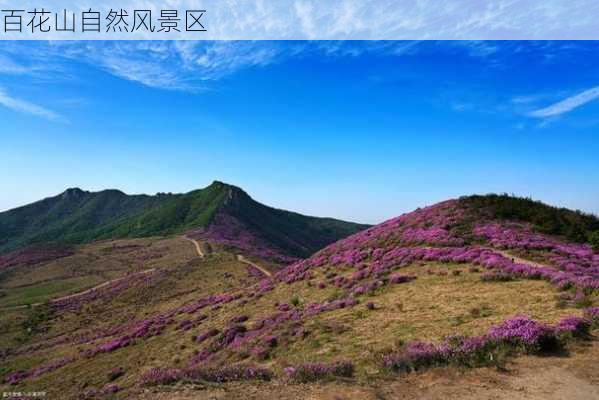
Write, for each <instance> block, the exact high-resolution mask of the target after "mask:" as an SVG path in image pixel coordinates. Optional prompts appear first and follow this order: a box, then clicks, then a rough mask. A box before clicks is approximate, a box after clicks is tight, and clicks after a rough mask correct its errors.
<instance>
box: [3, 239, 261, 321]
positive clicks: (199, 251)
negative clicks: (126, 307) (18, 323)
mask: <svg viewBox="0 0 599 400" xmlns="http://www.w3.org/2000/svg"><path fill="white" fill-rule="evenodd" d="M183 239H185V240H187V241H189V242H191V243H193V245H194V247H195V250H196V253H197V254H198V256H199V257H200V258H204V257H205V254H204V252H203V251H202V247H201V246H200V243H199V242H198V241H197V240H195V239H192V238H190V237H187V236H183ZM237 261H239V262H241V263H244V264H247V265H250V266H252V267H254V268H256V269H257V270H259V271H260V272H262V273H263V274H264V275H265V276H267V277H268V278H272V274H271V273H270V271H268V270H267V269H266V268H264V267H261V266H259V265H258V264H256V263H254V262H252V261H250V260H248V259H246V258H245V257H244V256H242V255H241V254H238V255H237ZM154 271H156V268H151V269H146V270H144V271H140V272H136V273H135V274H149V273H152V272H154ZM129 276H130V275H126V276H123V277H120V278H116V279H111V280H109V281H106V282H103V283H101V284H99V285H96V286H94V287H92V288H89V289H86V290H84V291H82V292H78V293H73V294H70V295H67V296H62V297H58V298H55V299H51V300H50V303H55V302H59V301H63V300H68V299H72V298H75V297H79V296H83V295H86V294H88V293H90V292H93V291H96V290H99V289H102V288H103V287H106V286H108V285H111V284H113V283H116V282H119V281H121V280H123V279H126V278H128V277H129ZM42 304H44V303H32V304H23V305H15V306H7V307H3V308H0V309H3V310H18V309H22V308H27V307H36V306H40V305H42Z"/></svg>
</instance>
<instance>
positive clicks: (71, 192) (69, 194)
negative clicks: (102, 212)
mask: <svg viewBox="0 0 599 400" xmlns="http://www.w3.org/2000/svg"><path fill="white" fill-rule="evenodd" d="M85 193H86V192H85V191H84V190H82V189H80V188H78V187H74V188H68V189H67V190H65V191H64V192H63V193H62V197H63V198H65V199H70V198H79V197H81V196H82V195H84V194H85Z"/></svg>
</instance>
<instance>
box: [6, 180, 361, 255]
mask: <svg viewBox="0 0 599 400" xmlns="http://www.w3.org/2000/svg"><path fill="white" fill-rule="evenodd" d="M367 227H368V226H367V225H360V224H355V223H351V222H345V221H340V220H336V219H331V218H316V217H309V216H304V215H301V214H297V213H293V212H289V211H284V210H279V209H275V208H271V207H268V206H265V205H263V204H260V203H258V202H256V201H254V200H253V199H252V198H251V197H250V196H249V195H248V194H247V193H245V192H244V191H243V190H242V189H240V188H238V187H235V186H232V185H228V184H225V183H222V182H218V181H215V182H214V183H212V184H211V185H210V186H208V187H206V188H204V189H200V190H194V191H191V192H189V193H185V194H157V195H155V196H148V195H127V194H125V193H123V192H121V191H119V190H104V191H100V192H88V191H84V190H81V189H79V188H72V189H67V190H66V191H65V192H63V193H61V194H59V195H58V196H55V197H50V198H46V199H44V200H40V201H37V202H35V203H32V204H29V205H26V206H23V207H19V208H16V209H13V210H9V211H6V212H2V213H0V253H6V252H9V251H12V250H16V249H20V248H23V247H26V246H29V245H33V244H40V243H60V244H82V243H89V242H92V241H96V240H106V239H117V238H136V237H150V236H169V235H176V234H189V235H192V236H196V237H203V238H204V239H213V240H216V241H217V242H221V243H223V244H226V245H231V246H238V247H241V248H244V249H248V250H249V249H251V250H252V251H253V252H256V253H257V254H259V255H267V256H271V257H274V258H280V259H292V258H298V257H307V256H309V255H310V254H312V253H314V252H315V251H317V250H319V249H320V248H322V247H324V246H326V245H328V244H330V243H332V242H334V241H336V240H339V239H341V238H343V237H346V236H348V235H350V234H353V233H355V232H357V231H359V230H362V229H365V228H367Z"/></svg>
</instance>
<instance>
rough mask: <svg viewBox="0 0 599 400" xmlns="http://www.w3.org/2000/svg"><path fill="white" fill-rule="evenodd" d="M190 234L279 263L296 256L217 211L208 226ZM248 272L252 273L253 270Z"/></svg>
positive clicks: (293, 259) (288, 262)
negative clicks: (288, 254)
mask: <svg viewBox="0 0 599 400" xmlns="http://www.w3.org/2000/svg"><path fill="white" fill-rule="evenodd" d="M192 236H193V237H194V239H199V240H203V241H208V242H212V243H216V244H219V245H221V246H224V247H231V248H234V249H236V250H237V251H241V252H242V253H243V254H245V255H247V256H252V257H257V258H261V259H267V260H273V261H276V262H278V263H281V264H291V263H292V262H294V261H297V259H296V258H293V257H289V256H287V255H285V252H284V251H282V250H281V249H279V248H276V247H275V246H273V245H272V244H270V243H268V242H267V241H265V240H264V239H262V238H261V237H258V236H257V235H255V234H253V233H252V229H247V227H246V226H245V225H244V223H243V222H241V221H239V220H238V219H237V218H235V217H233V216H231V215H229V214H227V213H221V212H217V213H216V215H215V216H214V219H213V220H212V223H211V224H210V225H209V226H208V228H206V229H202V230H201V231H197V232H195V233H194V234H193V235H192ZM248 272H250V269H248ZM250 273H252V275H253V271H252V272H250ZM256 276H257V277H259V278H262V277H263V276H264V275H263V274H262V273H260V275H256Z"/></svg>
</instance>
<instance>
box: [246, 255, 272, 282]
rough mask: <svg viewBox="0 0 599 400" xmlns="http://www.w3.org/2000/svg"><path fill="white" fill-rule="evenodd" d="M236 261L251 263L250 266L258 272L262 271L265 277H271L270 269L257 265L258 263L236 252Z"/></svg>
mask: <svg viewBox="0 0 599 400" xmlns="http://www.w3.org/2000/svg"><path fill="white" fill-rule="evenodd" d="M237 261H239V262H242V263H244V264H247V265H251V266H252V267H254V268H256V269H257V270H259V271H260V272H262V273H263V274H264V275H266V276H267V277H269V278H272V274H271V273H270V271H268V270H267V269H266V268H263V267H261V266H259V265H258V264H256V263H254V262H251V261H250V260H248V259H247V258H245V257H244V256H242V255H241V254H237Z"/></svg>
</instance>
